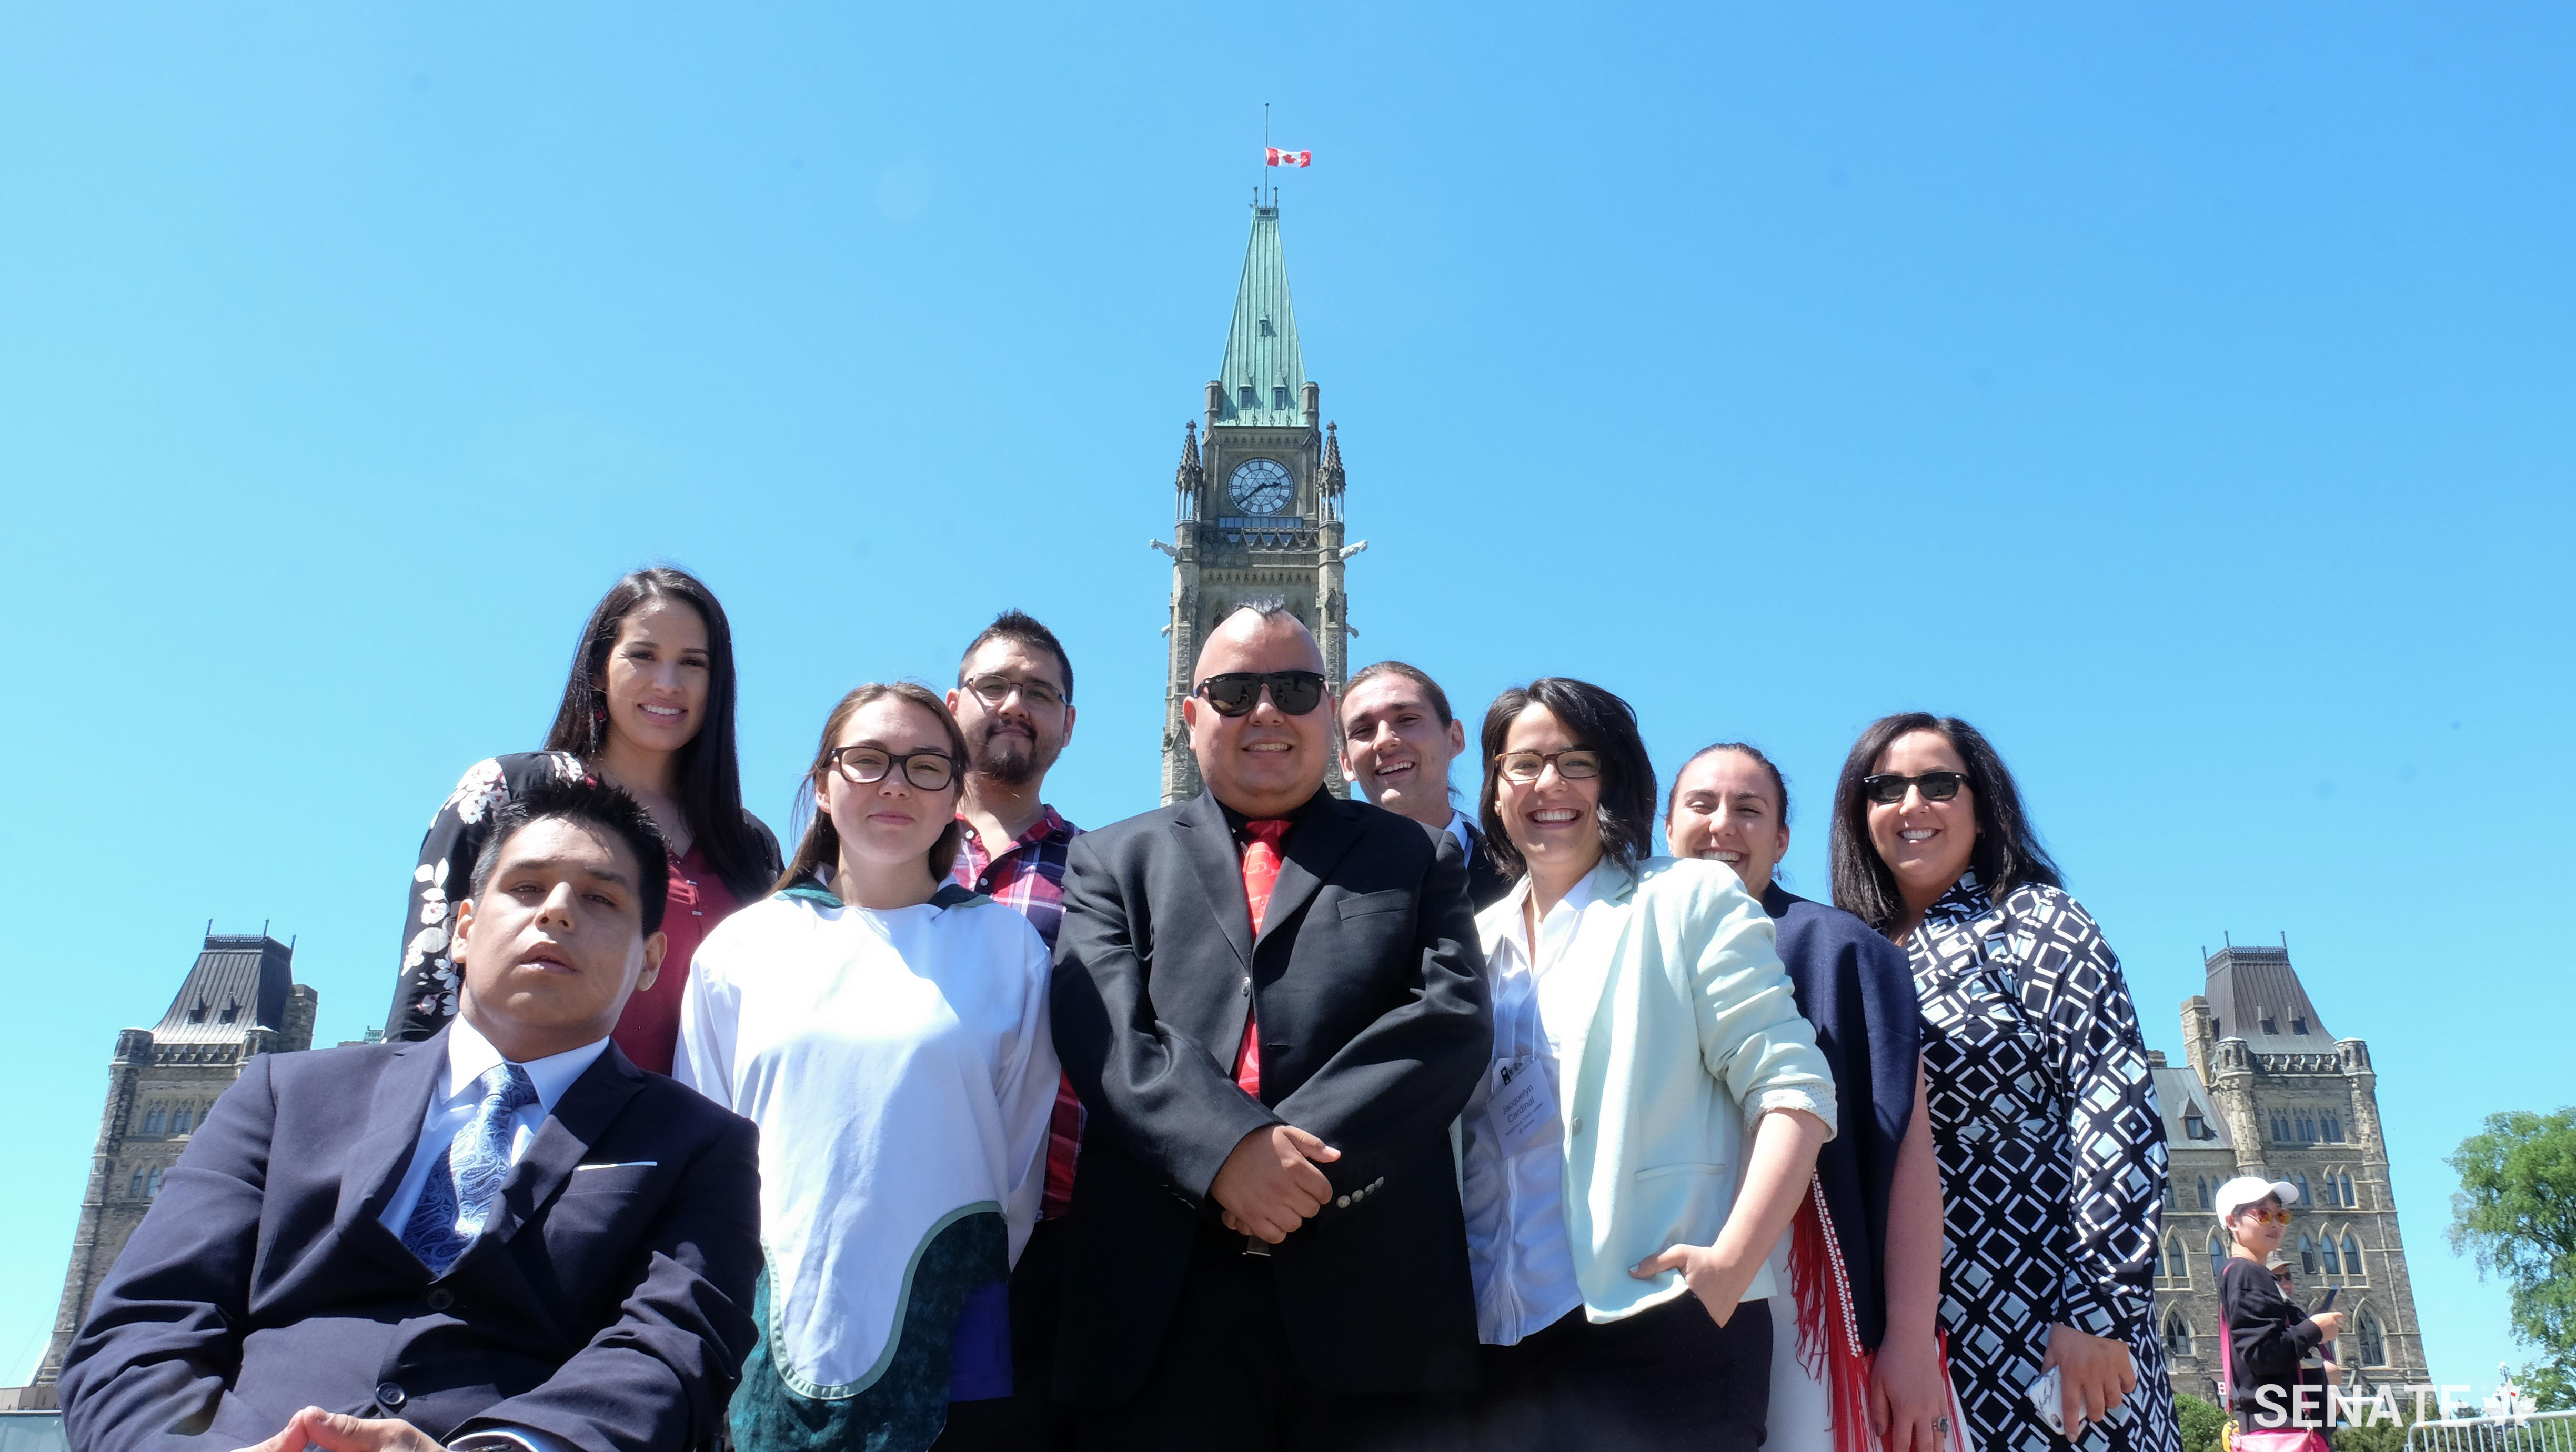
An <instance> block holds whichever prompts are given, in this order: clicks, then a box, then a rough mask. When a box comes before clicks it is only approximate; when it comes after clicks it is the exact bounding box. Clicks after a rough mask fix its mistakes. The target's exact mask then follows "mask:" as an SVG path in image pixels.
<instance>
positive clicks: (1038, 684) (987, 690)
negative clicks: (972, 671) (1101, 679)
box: [966, 675, 1064, 709]
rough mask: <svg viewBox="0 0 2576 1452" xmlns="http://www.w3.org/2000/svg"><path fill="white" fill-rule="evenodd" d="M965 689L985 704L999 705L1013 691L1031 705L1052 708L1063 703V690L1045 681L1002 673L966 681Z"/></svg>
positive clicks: (1008, 697) (1007, 698) (1009, 696)
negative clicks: (1030, 679) (1024, 678)
mask: <svg viewBox="0 0 2576 1452" xmlns="http://www.w3.org/2000/svg"><path fill="white" fill-rule="evenodd" d="M966 689H968V690H970V691H973V692H974V693H975V699H976V700H979V701H981V702H983V703H984V704H985V705H987V706H999V705H1001V704H1002V703H1003V702H1004V701H1007V700H1009V699H1010V698H1011V692H1013V691H1017V692H1019V693H1020V699H1021V700H1023V701H1026V702H1028V703H1029V704H1030V705H1032V706H1045V707H1047V708H1049V709H1053V708H1054V707H1057V706H1061V705H1063V704H1064V692H1062V691H1059V690H1057V689H1056V688H1055V687H1054V686H1053V685H1052V684H1050V683H1049V682H1046V681H1022V680H1014V679H1012V678H1011V677H1009V676H1004V675H985V676H977V677H976V678H975V679H973V680H971V681H968V682H967V683H966Z"/></svg>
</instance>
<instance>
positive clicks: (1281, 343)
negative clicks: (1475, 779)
mask: <svg viewBox="0 0 2576 1452" xmlns="http://www.w3.org/2000/svg"><path fill="white" fill-rule="evenodd" d="M1321 410H1322V403H1321V398H1320V394H1319V391H1318V390H1317V389H1316V387H1315V385H1314V383H1313V382H1311V381H1309V380H1308V379H1307V377H1306V361H1305V358H1304V356H1303V355H1302V354H1301V353H1300V352H1299V351H1298V347H1297V313H1296V310H1295V309H1294V308H1293V307H1291V306H1290V305H1289V302H1288V264H1287V261H1286V259H1285V258H1284V257H1283V256H1282V255H1281V253H1280V250H1279V206H1278V198H1277V196H1276V194H1275V193H1274V194H1273V195H1272V197H1271V199H1270V200H1269V202H1267V203H1266V204H1265V203H1258V202H1256V203H1255V204H1254V205H1253V208H1252V243H1251V245H1250V246H1249V247H1247V248H1246V249H1245V250H1244V254H1243V281H1242V282H1241V283H1240V284H1239V285H1238V286H1237V287H1236V289H1235V294H1234V323H1233V326H1231V327H1230V328H1228V329H1227V330H1226V335H1225V362H1224V364H1223V365H1222V366H1221V367H1220V368H1219V369H1218V370H1217V376H1216V377H1215V378H1213V379H1211V380H1209V382H1208V386H1207V420H1206V431H1207V437H1206V441H1205V444H1204V446H1202V444H1201V441H1200V437H1199V431H1200V424H1199V422H1198V421H1197V420H1195V419H1194V420H1192V421H1191V422H1190V423H1188V424H1186V425H1184V426H1183V429H1182V434H1181V465H1180V468H1179V470H1178V471H1177V472H1176V473H1175V475H1174V477H1173V486H1174V489H1175V492H1176V493H1177V494H1178V496H1179V498H1178V500H1177V501H1176V504H1175V507H1174V514H1173V520H1172V541H1171V543H1169V544H1165V543H1164V542H1163V541H1161V540H1156V541H1154V548H1156V549H1158V550H1161V551H1162V552H1164V553H1165V554H1168V555H1170V556H1171V557H1172V615H1171V621H1170V623H1169V624H1167V625H1166V626H1165V627H1164V634H1166V635H1167V636H1169V637H1170V640H1171V656H1170V672H1169V674H1168V675H1167V676H1166V677H1165V687H1164V693H1165V700H1164V710H1163V800H1164V801H1165V802H1167V803H1168V802H1177V801H1183V800H1186V799H1187V798H1190V797H1193V796H1196V795H1198V791H1199V764H1198V759H1197V758H1196V757H1194V756H1192V755H1191V754H1190V735H1189V730H1188V728H1187V727H1185V726H1183V725H1182V724H1181V702H1183V701H1184V700H1187V699H1188V698H1189V695H1190V692H1191V690H1192V689H1193V688H1194V687H1196V685H1197V684H1198V682H1197V680H1196V678H1195V677H1194V676H1193V675H1192V670H1193V667H1195V666H1196V664H1197V662H1198V653H1199V643H1200V642H1201V641H1203V640H1205V639H1206V638H1207V632H1208V631H1209V630H1210V629H1211V628H1213V627H1214V626H1215V625H1216V623H1217V622H1218V621H1220V620H1222V619H1224V618H1225V617H1226V616H1227V615H1228V614H1230V613H1232V612H1233V611H1234V610H1235V609H1236V608H1237V607H1239V606H1241V605H1243V604H1244V603H1245V602H1247V601H1252V600H1260V599H1280V600H1285V601H1286V602H1287V603H1288V609H1289V611H1290V613H1292V614H1294V615H1295V616H1296V617H1297V618H1298V619H1299V620H1302V621H1304V622H1305V623H1306V628H1307V629H1309V630H1311V631H1313V632H1314V633H1315V643H1316V644H1317V645H1319V646H1321V647H1322V648H1323V652H1324V678H1325V680H1326V682H1327V683H1328V684H1330V686H1331V687H1332V689H1333V690H1334V691H1336V692H1339V691H1340V690H1341V688H1342V678H1343V676H1344V675H1345V674H1346V672H1347V671H1348V668H1349V651H1348V648H1347V647H1348V640H1347V636H1348V634H1349V630H1350V608H1349V600H1348V598H1347V597H1346V596H1345V595H1344V594H1343V593H1342V562H1343V561H1344V560H1347V559H1349V558H1350V557H1351V556H1353V555H1355V554H1358V553H1359V552H1360V551H1362V550H1364V549H1367V548H1368V541H1366V540H1362V541H1360V542H1359V543H1358V544H1354V545H1347V546H1346V545H1344V544H1343V543H1342V482H1343V481H1342V446H1341V441H1340V439H1339V438H1338V437H1337V436H1336V435H1335V433H1334V430H1333V426H1332V425H1331V424H1327V423H1322V422H1321V419H1322V411H1321ZM1325 784H1326V785H1327V786H1329V787H1330V788H1332V790H1333V792H1334V794H1335V795H1337V796H1342V795H1348V794H1349V787H1348V786H1347V784H1345V783H1344V782H1343V780H1342V773H1341V767H1340V765H1339V764H1338V763H1334V764H1331V765H1328V766H1327V767H1326V769H1325Z"/></svg>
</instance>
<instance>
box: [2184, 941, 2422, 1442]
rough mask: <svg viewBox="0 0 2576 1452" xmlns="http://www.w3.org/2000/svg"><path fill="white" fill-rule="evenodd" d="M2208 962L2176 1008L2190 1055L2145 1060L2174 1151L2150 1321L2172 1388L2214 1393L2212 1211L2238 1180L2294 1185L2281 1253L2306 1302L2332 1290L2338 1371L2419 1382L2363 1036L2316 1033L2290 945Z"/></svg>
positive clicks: (2217, 1255)
mask: <svg viewBox="0 0 2576 1452" xmlns="http://www.w3.org/2000/svg"><path fill="white" fill-rule="evenodd" d="M2203 966H2204V967H2205V968H2206V970H2207V972H2208V975H2209V983H2208V992H2207V993H2205V994H2201V995H2196V996H2194V997H2192V998H2189V999H2186V1000H2184V1001H2183V1006H2182V1036H2183V1045H2184V1047H2183V1053H2184V1056H2185V1059H2186V1061H2187V1062H2186V1063H2185V1064H2184V1065H2174V1064H2169V1063H2167V1062H2166V1060H2165V1056H2164V1055H2163V1054H2161V1053H2155V1054H2151V1055H2150V1056H2149V1058H2150V1060H2151V1062H2152V1063H2153V1064H2154V1065H2155V1067H2154V1069H2153V1070H2152V1071H2151V1072H2152V1073H2153V1074H2154V1076H2155V1081H2156V1098H2157V1101H2158V1103H2159V1104H2160V1105H2161V1106H2162V1108H2163V1111H2164V1117H2165V1138H2166V1142H2167V1145H2168V1147H2169V1148H2170V1150H2171V1153H2172V1156H2173V1172H2172V1177H2171V1179H2170V1180H2169V1182H2168V1189H2167V1192H2166V1196H2165V1216H2164V1220H2165V1226H2164V1252H2163V1255H2162V1257H2161V1258H2160V1260H2159V1262H2158V1266H2157V1269H2158V1271H2159V1274H2158V1275H2157V1277H2156V1316H2157V1323H2156V1324H2157V1326H2158V1327H2159V1329H2160V1330H2161V1331H2162V1333H2163V1336H2164V1343H2165V1349H2166V1351H2167V1352H2168V1353H2170V1354H2171V1356H2172V1358H2173V1384H2174V1390H2175V1391H2177V1392H2181V1393H2185V1394H2188V1395H2192V1396H2198V1397H2203V1398H2207V1399H2212V1400H2215V1399H2216V1396H2217V1388H2218V1351H2219V1347H2218V1341H2217V1336H2218V1267H2219V1265H2220V1264H2221V1263H2222V1262H2223V1261H2224V1259H2225V1258H2226V1255H2227V1248H2228V1242H2227V1235H2226V1232H2225V1231H2224V1230H2222V1229H2221V1228H2220V1227H2219V1224H2218V1217H2217V1215H2216V1214H2214V1213H2212V1210H2211V1205H2212V1203H2213V1200H2214V1197H2215V1196H2216V1195H2217V1193H2218V1187H2219V1186H2220V1185H2222V1184H2224V1183H2226V1182H2227V1181H2228V1180H2231V1179H2234V1178H2235V1177H2236V1176H2238V1175H2261V1176H2262V1177H2264V1178H2265V1179H2268V1180H2287V1181H2289V1182H2291V1183H2292V1184H2295V1185H2297V1186H2299V1187H2300V1194H2299V1203H2298V1205H2297V1206H2295V1207H2294V1208H2293V1213H2292V1215H2291V1220H2290V1232H2289V1237H2288V1238H2287V1239H2286V1240H2285V1241H2283V1243H2282V1248H2283V1249H2284V1250H2285V1251H2287V1252H2288V1253H2289V1254H2290V1256H2291V1257H2292V1259H2293V1260H2294V1261H2295V1262H2296V1266H2295V1276H2296V1284H2297V1295H2298V1298H2299V1299H2300V1300H2301V1301H2302V1302H2303V1303H2305V1304H2307V1305H2310V1306H2314V1305H2315V1304H2316V1301H2317V1298H2318V1297H2319V1296H2321V1295H2323V1294H2324V1292H2325V1289H2326V1287H2328V1286H2340V1287H2342V1291H2341V1292H2340V1294H2339V1296H2338V1297H2337V1299H2336V1301H2335V1309H2336V1310H2338V1311H2341V1312H2343V1313H2344V1330H2343V1336H2342V1338H2341V1341H2340V1343H2339V1344H2340V1346H2341V1347H2342V1364H2343V1366H2344V1367H2346V1368H2347V1369H2351V1368H2358V1369H2359V1370H2360V1372H2361V1380H2362V1382H2363V1383H2364V1384H2365V1385H2368V1386H2382V1385H2394V1386H2403V1385H2406V1384H2410V1383H2416V1382H2422V1381H2426V1380H2429V1373H2428V1372H2427V1370H2426V1367H2425V1355H2424V1337H2423V1333H2422V1331H2421V1329H2420V1327H2419V1325H2418V1323H2417V1321H2416V1319H2415V1291H2414V1286H2413V1283H2412V1282H2411V1281H2410V1280H2409V1279H2408V1277H2407V1273H2406V1245H2405V1241H2404V1240H2403V1239H2402V1238H2401V1237H2400V1236H2399V1234H2398V1230H2397V1202H2396V1200H2395V1199H2394V1198H2393V1196H2392V1195H2391V1193H2390V1187H2389V1180H2388V1144H2387V1141H2386V1140H2384V1139H2383V1138H2382V1137H2381V1134H2380V1127H2379V1094H2378V1087H2377V1086H2378V1075H2377V1074H2375V1073H2374V1072H2372V1070H2371V1067H2370V1045H2368V1044H2366V1043H2364V1042H2362V1041H2361V1040H2360V1039H2337V1038H2335V1037H2334V1036H2333V1035H2331V1034H2329V1033H2327V1032H2326V1026H2325V1021H2324V1019H2323V1018H2322V1017H2320V1016H2319V1014H2318V1013H2317V1008H2316V1004H2315V1003H2314V1001H2312V1000H2311V999H2310V998H2309V997H2308V990H2307V987H2306V986H2305V985H2304V984H2302V983H2301V982H2300V981H2299V974H2298V970H2296V969H2295V968H2292V967H2291V966H2290V954H2289V950H2288V948H2286V947H2280V948H2247V947H2239V946H2236V945H2234V944H2230V945H2229V946H2227V947H2225V948H2222V949H2220V950H2219V951H2218V952H2217V953H2216V954H2214V955H2212V956H2211V957H2209V958H2208V959H2207V960H2206V962H2205V963H2204V965H2203Z"/></svg>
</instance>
